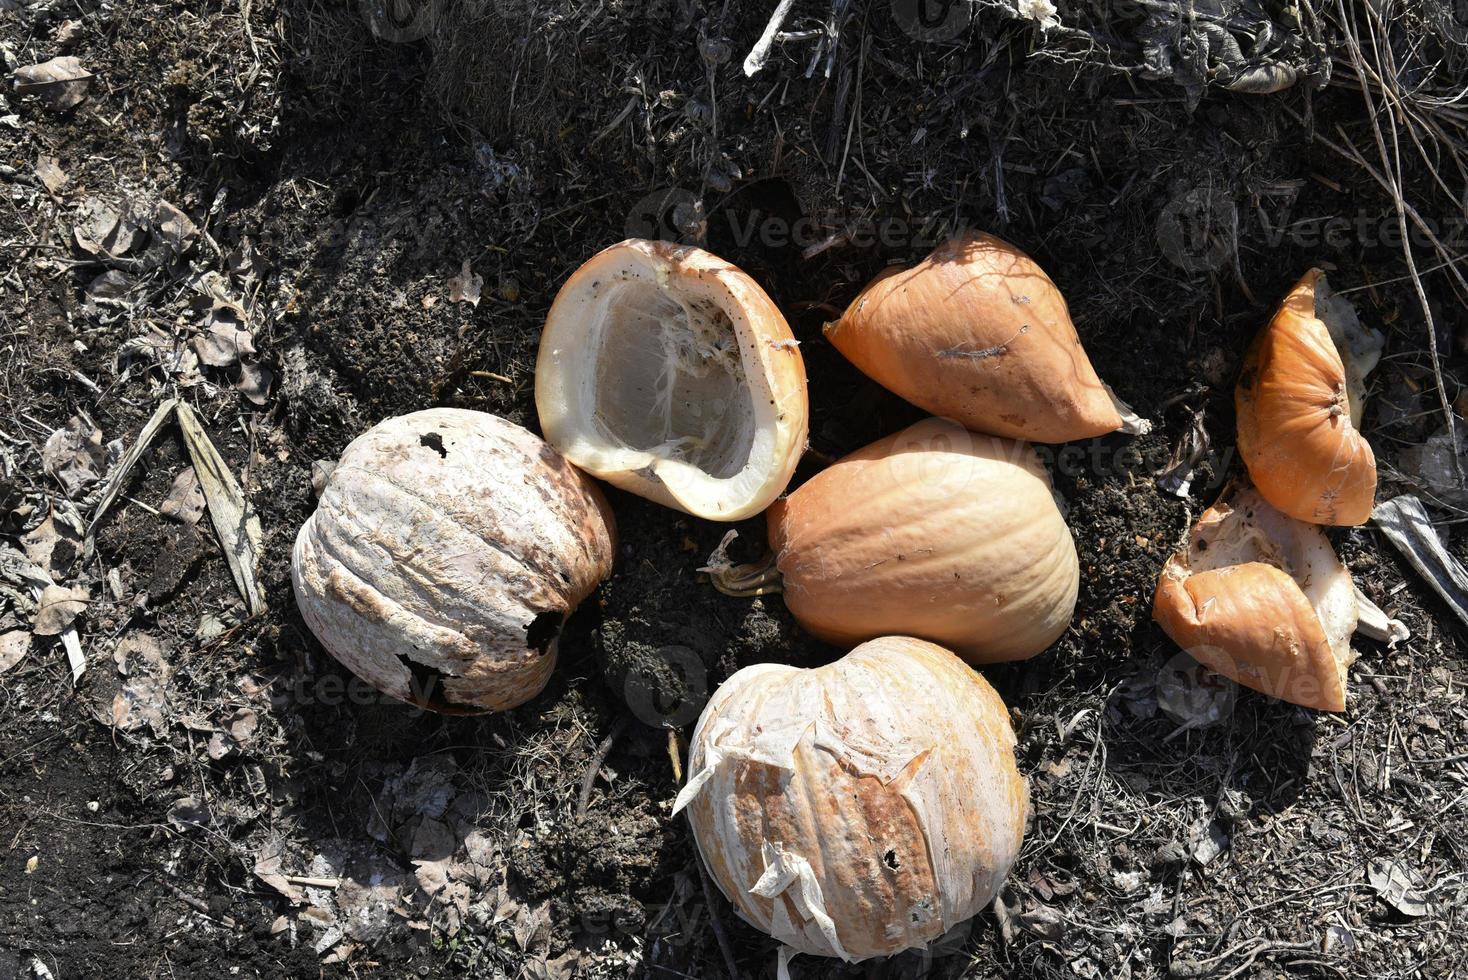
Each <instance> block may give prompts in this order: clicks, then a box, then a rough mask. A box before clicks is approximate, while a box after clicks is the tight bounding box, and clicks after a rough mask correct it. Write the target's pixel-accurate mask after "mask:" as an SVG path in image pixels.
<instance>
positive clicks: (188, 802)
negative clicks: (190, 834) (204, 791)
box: [168, 796, 214, 830]
mask: <svg viewBox="0 0 1468 980" xmlns="http://www.w3.org/2000/svg"><path fill="white" fill-rule="evenodd" d="M213 820H214V815H213V814H212V813H210V812H209V808H208V807H206V806H204V805H203V804H201V803H200V802H199V801H198V800H196V799H194V798H193V797H192V796H185V797H183V798H182V799H180V800H175V801H174V804H173V806H171V807H169V809H168V822H169V823H171V824H173V826H174V827H175V828H176V829H178V830H196V829H198V828H200V827H207V826H209V824H210V823H212V822H213Z"/></svg>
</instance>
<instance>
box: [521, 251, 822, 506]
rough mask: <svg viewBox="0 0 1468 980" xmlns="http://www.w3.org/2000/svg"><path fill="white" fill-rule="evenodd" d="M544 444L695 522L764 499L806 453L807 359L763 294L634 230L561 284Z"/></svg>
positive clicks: (547, 344)
mask: <svg viewBox="0 0 1468 980" xmlns="http://www.w3.org/2000/svg"><path fill="white" fill-rule="evenodd" d="M535 406H536V410H537V411H538V412H539V414H540V425H541V428H542V429H543V430H544V432H545V437H546V441H548V442H549V443H550V444H551V445H553V446H555V447H556V448H557V449H558V450H560V451H561V452H562V453H565V455H566V457H567V458H568V459H570V460H571V462H573V463H575V464H576V465H577V466H579V467H581V468H582V469H584V470H586V471H587V472H589V473H591V474H592V475H594V476H597V477H600V478H601V479H603V480H606V481H607V482H608V483H611V484H613V485H614V486H618V487H621V488H622V489H623V490H627V491H629V492H631V493H635V494H637V495H639V496H642V497H646V498H648V499H649V500H653V501H656V502H658V503H660V504H663V505H665V506H668V507H673V508H676V509H678V510H681V511H685V512H687V513H689V514H693V515H696V516H698V517H705V518H708V519H709V520H715V521H736V520H742V519H743V518H746V517H750V516H753V515H754V514H758V513H759V512H760V511H762V510H764V509H765V508H766V507H767V506H769V504H770V502H771V501H773V500H774V499H775V498H776V497H777V496H779V495H780V493H781V491H783V490H784V489H785V485H786V484H787V483H789V482H790V477H791V475H792V474H793V473H794V472H795V464H796V463H797V462H798V461H799V460H800V456H801V454H802V453H803V452H804V451H805V441H806V431H807V420H808V415H809V407H808V404H807V399H806V391H805V366H804V363H803V361H802V360H801V357H800V351H799V349H798V345H797V344H796V342H795V339H794V337H793V336H791V333H790V327H789V326H788V325H787V324H786V322H785V318H784V317H783V316H781V315H780V311H779V310H778V309H777V308H776V307H775V304H774V302H773V301H772V300H771V299H770V297H769V296H768V295H766V294H765V291H764V290H763V289H761V288H760V287H759V285H758V284H757V283H756V282H755V281H754V280H753V279H751V278H750V277H749V276H748V275H746V274H745V273H744V272H742V271H741V270H739V269H738V268H736V267H735V266H733V265H730V264H729V263H728V262H725V261H724V260H723V259H720V258H718V257H717V256H714V255H711V254H710V253H708V252H705V251H703V250H702V249H699V248H693V247H691V246H680V245H673V244H670V243H668V242H655V241H646V240H642V239H629V240H628V241H625V242H622V243H621V244H619V245H613V246H612V247H611V248H608V249H605V250H603V251H601V252H599V253H598V254H597V255H595V256H593V257H592V258H591V259H590V260H589V261H587V262H586V263H585V264H584V265H582V266H581V267H580V268H579V269H577V270H576V271H575V272H574V273H573V274H572V275H571V278H570V279H568V280H567V281H566V284H565V285H564V286H562V287H561V291H560V293H558V294H557V296H556V299H555V303H554V304H552V306H551V310H550V314H549V315H548V316H547V317H546V322H545V332H544V333H543V334H542V336H541V341H540V354H539V357H538V359H537V360H536V364H535Z"/></svg>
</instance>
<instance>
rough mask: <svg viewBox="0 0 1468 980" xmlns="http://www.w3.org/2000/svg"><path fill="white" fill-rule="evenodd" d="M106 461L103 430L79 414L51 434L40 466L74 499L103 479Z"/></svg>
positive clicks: (42, 453)
mask: <svg viewBox="0 0 1468 980" xmlns="http://www.w3.org/2000/svg"><path fill="white" fill-rule="evenodd" d="M106 460H107V450H106V449H104V448H103V446H102V430H101V429H99V428H97V426H96V425H95V424H93V423H92V422H91V421H90V420H85V419H83V418H81V416H77V415H73V416H72V417H71V418H70V419H69V420H68V421H67V423H66V425H64V426H62V427H61V428H59V429H57V430H56V431H55V432H53V433H51V437H50V438H49V439H47V440H46V444H45V446H43V447H42V448H41V465H42V466H43V467H44V468H45V470H46V472H47V473H49V474H51V475H52V476H53V477H55V478H56V479H57V480H58V481H59V482H60V483H61V485H62V486H63V487H65V488H66V492H67V494H68V495H72V496H75V495H77V494H79V493H81V492H82V491H83V490H85V489H86V488H87V487H90V486H91V485H92V484H94V483H96V482H97V481H98V480H100V479H102V474H103V471H104V470H105V469H106V465H107V464H106Z"/></svg>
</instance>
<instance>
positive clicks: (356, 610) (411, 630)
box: [291, 408, 615, 714]
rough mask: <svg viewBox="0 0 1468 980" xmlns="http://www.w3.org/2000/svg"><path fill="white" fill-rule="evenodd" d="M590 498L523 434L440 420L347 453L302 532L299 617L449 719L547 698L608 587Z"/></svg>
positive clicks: (350, 660) (601, 534)
mask: <svg viewBox="0 0 1468 980" xmlns="http://www.w3.org/2000/svg"><path fill="white" fill-rule="evenodd" d="M614 538H615V530H614V524H613V520H612V515H611V511H610V510H609V509H608V507H607V504H606V501H605V500H604V499H603V497H602V495H601V492H600V491H599V490H598V489H597V488H596V486H595V484H594V483H593V482H592V481H591V480H589V479H588V478H587V477H586V476H585V475H584V474H582V473H581V472H579V471H578V470H577V469H576V468H575V467H573V466H572V465H571V464H570V463H568V462H567V461H566V460H565V458H564V457H562V456H561V455H560V454H559V453H557V452H556V451H555V450H554V449H552V448H551V447H550V446H547V445H546V444H545V443H544V442H542V441H541V440H540V439H538V438H537V437H535V436H534V435H532V434H531V433H529V432H527V431H525V430H524V429H522V428H520V427H519V426H517V425H514V424H512V423H510V422H507V421H505V420H504V419H501V418H498V417H496V416H493V415H487V414H484V413H481V412H470V411H464V410H461V409H451V408H437V409H430V410H428V411H422V412H415V413H413V414H411V415H404V416H400V417H398V418H393V419H389V420H387V421H386V422H382V423H380V424H378V425H377V426H375V427H373V428H372V429H369V430H368V431H367V432H366V433H364V434H363V435H362V436H360V437H359V438H357V439H356V440H355V441H353V442H352V443H351V445H349V446H348V447H347V449H346V451H345V452H344V453H343V454H342V457H341V460H340V462H338V463H337V465H336V467H335V468H334V469H333V470H332V471H331V475H330V476H329V477H328V478H327V481H326V485H325V488H324V489H323V492H322V494H321V500H320V502H319V504H318V506H317V508H316V511H315V512H314V513H313V514H312V515H311V516H310V518H308V519H307V521H306V523H305V524H304V525H303V526H302V527H301V531H300V534H299V535H298V536H297V538H296V546H295V551H294V554H293V555H292V561H291V576H292V581H293V583H294V586H295V592H296V603H297V605H298V606H299V607H300V610H301V616H302V618H303V619H305V621H306V625H308V626H309V627H310V628H311V631H312V632H313V633H314V634H315V635H316V637H317V639H318V640H320V641H321V644H322V646H324V647H326V649H327V650H328V651H329V652H330V653H331V654H332V655H333V656H335V657H336V658H337V659H338V660H340V661H341V662H342V663H343V664H344V665H346V666H347V667H348V668H349V669H350V670H352V671H353V672H354V673H356V674H357V675H358V676H359V677H361V678H362V679H363V680H365V681H367V682H368V683H370V684H372V685H373V686H374V687H376V688H377V689H378V690H380V691H383V692H384V693H386V694H390V695H392V696H393V697H396V698H400V699H402V700H404V701H410V702H412V703H414V704H418V705H420V706H422V707H427V708H431V709H433V710H435V711H441V712H444V713H457V714H472V713H479V712H484V711H503V710H505V709H508V708H512V707H515V706H516V705H519V704H523V703H524V702H526V701H528V700H530V699H531V698H532V697H534V696H535V695H536V694H538V693H539V692H540V690H541V689H542V688H543V687H544V686H545V684H546V681H547V680H548V679H549V678H550V674H551V669H552V668H553V667H554V665H555V660H556V641H557V638H558V636H559V634H560V629H561V625H562V623H563V622H564V621H565V619H566V617H567V616H569V615H570V614H571V612H572V610H574V609H575V608H576V606H577V605H578V604H579V603H580V602H581V600H583V599H585V598H586V597H587V596H588V595H589V594H590V593H591V591H592V590H593V589H595V588H596V586H597V585H598V584H599V583H600V582H601V581H602V580H603V579H604V578H606V576H607V575H608V574H609V573H610V572H611V566H612V557H613V554H614Z"/></svg>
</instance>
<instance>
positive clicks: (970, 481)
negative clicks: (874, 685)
mask: <svg viewBox="0 0 1468 980" xmlns="http://www.w3.org/2000/svg"><path fill="white" fill-rule="evenodd" d="M768 521H769V537H770V547H771V548H772V549H773V550H774V552H775V555H776V561H777V566H778V568H779V570H780V574H781V579H782V582H783V589H784V593H785V604H786V606H787V607H788V608H789V609H790V611H791V613H792V614H794V616H795V618H796V619H797V620H799V621H800V624H801V625H802V626H804V627H805V628H806V629H807V630H809V631H810V632H811V633H813V634H815V635H816V636H818V637H820V638H821V639H823V640H826V641H827V642H830V643H835V644H839V645H848V646H849V645H851V644H853V643H860V642H861V641H863V640H870V639H872V638H874V637H877V636H885V635H889V634H905V635H908V636H919V637H922V638H923V639H926V640H931V641H932V642H934V643H940V644H942V645H943V646H945V647H947V648H949V649H951V650H953V651H955V652H957V653H958V654H959V655H960V656H962V657H963V658H964V659H966V660H968V661H969V662H970V663H993V662H996V661H1002V660H1022V659H1024V658H1026V657H1032V656H1034V655H1035V654H1037V653H1039V652H1040V651H1042V650H1044V649H1045V648H1046V647H1047V646H1049V645H1050V644H1051V643H1053V642H1054V641H1055V639H1056V638H1057V637H1059V636H1060V634H1061V633H1063V632H1065V628H1066V626H1067V625H1068V624H1069V623H1070V619H1071V613H1072V612H1073V611H1074V609H1075V602H1076V592H1077V590H1078V588H1079V583H1080V569H1079V564H1078V562H1077V560H1076V550H1075V542H1074V540H1073V539H1072V537H1071V533H1070V529H1069V528H1068V527H1066V524H1065V519H1064V517H1062V516H1061V513H1060V509H1059V508H1058V507H1057V506H1056V503H1055V499H1054V497H1053V496H1052V493H1051V487H1050V478H1049V475H1048V474H1047V473H1046V472H1045V467H1044V466H1043V464H1041V462H1040V460H1039V458H1038V456H1037V455H1036V454H1035V451H1034V449H1033V447H1031V446H1030V445H1029V444H1027V443H1023V442H1015V441H1012V440H1009V439H1001V438H999V437H997V436H986V435H979V434H977V433H973V432H969V431H968V430H966V429H964V428H963V427H962V426H959V425H957V424H955V423H952V422H947V421H943V420H939V419H929V420H927V421H925V422H919V423H918V424H917V425H914V426H911V427H910V428H908V429H905V430H903V431H901V432H898V433H896V434H894V435H891V436H888V437H887V438H885V439H882V440H879V441H878V442H875V443H872V444H871V445H870V446H867V447H866V448H865V449H861V450H858V451H857V452H855V453H852V454H851V455H849V456H847V457H845V458H844V459H841V460H839V461H838V462H836V463H834V464H832V465H831V466H830V467H828V468H827V469H826V470H824V471H822V472H820V473H818V474H816V476H814V477H812V478H811V479H810V480H809V481H808V482H807V483H805V484H804V485H803V486H801V487H800V488H799V489H798V490H796V491H795V492H794V493H792V494H790V496H788V497H786V498H784V499H782V500H779V501H777V502H776V503H775V504H774V506H772V507H771V508H770V510H769V516H768Z"/></svg>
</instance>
